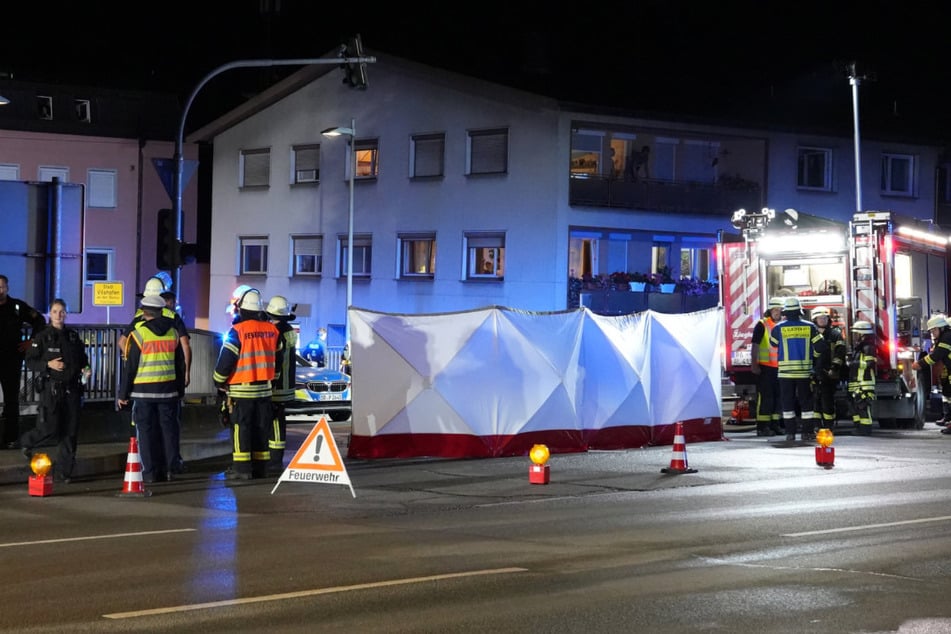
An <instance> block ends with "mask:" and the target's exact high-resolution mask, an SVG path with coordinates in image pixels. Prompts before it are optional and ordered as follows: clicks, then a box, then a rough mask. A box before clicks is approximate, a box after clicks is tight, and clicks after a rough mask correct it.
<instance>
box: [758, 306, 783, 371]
mask: <svg viewBox="0 0 951 634" xmlns="http://www.w3.org/2000/svg"><path fill="white" fill-rule="evenodd" d="M760 322H762V324H763V326H764V327H765V328H766V330H765V333H764V334H763V338H762V339H760V340H759V349H758V350H757V358H758V359H759V364H760V365H768V366H769V367H771V368H775V367H778V366H779V348H777V347H776V346H774V345H773V344H771V343H770V342H769V334H770V333H771V332H772V331H773V326H775V325H776V324H778V323H779V322H777V321H773V318H772V317H769V316H766V317H763V318H762V319H760Z"/></svg>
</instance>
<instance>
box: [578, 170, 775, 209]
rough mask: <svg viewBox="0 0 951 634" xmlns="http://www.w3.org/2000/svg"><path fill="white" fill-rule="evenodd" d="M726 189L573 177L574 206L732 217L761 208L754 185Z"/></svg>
mask: <svg viewBox="0 0 951 634" xmlns="http://www.w3.org/2000/svg"><path fill="white" fill-rule="evenodd" d="M739 185H740V186H739V187H737V183H733V182H731V185H730V186H729V187H728V186H724V185H718V184H709V183H691V182H671V181H661V180H649V179H641V180H637V181H633V180H623V179H610V178H604V177H600V176H591V175H585V177H583V178H579V177H572V178H571V179H570V186H569V194H568V195H569V202H570V204H571V205H572V206H589V207H615V208H621V209H643V210H646V211H663V212H674V213H684V214H700V215H717V216H729V214H732V213H733V212H734V211H736V210H737V209H759V208H760V207H762V195H761V190H760V186H759V184H758V183H755V182H753V181H744V182H743V183H739Z"/></svg>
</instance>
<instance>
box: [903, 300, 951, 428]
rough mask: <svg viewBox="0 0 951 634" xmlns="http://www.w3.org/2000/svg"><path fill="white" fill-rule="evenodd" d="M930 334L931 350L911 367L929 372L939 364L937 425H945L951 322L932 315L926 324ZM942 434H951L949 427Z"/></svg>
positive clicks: (950, 394)
mask: <svg viewBox="0 0 951 634" xmlns="http://www.w3.org/2000/svg"><path fill="white" fill-rule="evenodd" d="M926 327H927V328H928V332H929V333H930V334H931V340H932V341H933V342H934V343H933V345H932V347H931V351H930V352H929V353H928V354H926V355H925V356H924V357H922V358H921V359H920V360H919V361H915V362H914V363H913V364H912V365H911V367H912V369H913V370H920V369H922V368H923V367H924V368H925V369H927V370H928V371H929V372H930V371H931V368H933V367H934V365H935V364H937V363H940V364H941V374H940V376H941V407H942V416H941V419H940V420H938V421H937V424H938V425H947V424H948V422H949V421H951V383H949V379H948V369H947V368H948V365H951V360H949V359H951V324H948V319H947V317H945V316H944V315H932V316H931V318H929V319H928V323H927V325H926ZM941 433H942V434H951V429H948V428H947V427H946V428H945V429H942V430H941Z"/></svg>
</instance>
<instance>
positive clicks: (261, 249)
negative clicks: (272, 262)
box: [238, 236, 268, 275]
mask: <svg viewBox="0 0 951 634" xmlns="http://www.w3.org/2000/svg"><path fill="white" fill-rule="evenodd" d="M238 243H239V247H240V251H241V266H240V268H239V273H240V274H241V275H267V243H268V240H267V238H266V237H264V236H242V237H239V238H238Z"/></svg>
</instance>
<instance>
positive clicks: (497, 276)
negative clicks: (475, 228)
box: [462, 232, 505, 280]
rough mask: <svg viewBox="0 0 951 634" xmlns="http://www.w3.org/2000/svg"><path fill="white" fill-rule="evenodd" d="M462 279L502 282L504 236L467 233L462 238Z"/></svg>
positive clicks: (503, 273) (499, 234)
mask: <svg viewBox="0 0 951 634" xmlns="http://www.w3.org/2000/svg"><path fill="white" fill-rule="evenodd" d="M462 251H463V253H465V258H466V261H465V263H464V265H463V270H464V271H465V278H464V279H470V280H473V279H482V280H486V279H488V280H502V279H503V278H504V276H505V234H504V233H482V232H478V233H467V234H465V236H464V238H463V249H462Z"/></svg>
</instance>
